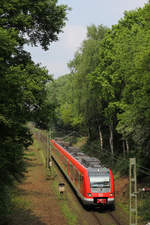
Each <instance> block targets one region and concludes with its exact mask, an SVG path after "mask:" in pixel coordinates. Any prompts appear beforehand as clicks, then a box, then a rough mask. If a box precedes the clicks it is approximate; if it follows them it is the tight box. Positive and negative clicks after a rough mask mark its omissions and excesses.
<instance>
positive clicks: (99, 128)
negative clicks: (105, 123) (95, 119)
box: [98, 125, 103, 151]
mask: <svg viewBox="0 0 150 225" xmlns="http://www.w3.org/2000/svg"><path fill="white" fill-rule="evenodd" d="M98 132H99V140H100V147H101V151H103V136H102V132H101V127H100V125H99V126H98Z"/></svg>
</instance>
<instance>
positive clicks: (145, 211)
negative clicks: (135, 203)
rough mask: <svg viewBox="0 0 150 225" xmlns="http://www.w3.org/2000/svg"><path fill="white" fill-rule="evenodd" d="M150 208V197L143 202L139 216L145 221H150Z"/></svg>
mask: <svg viewBox="0 0 150 225" xmlns="http://www.w3.org/2000/svg"><path fill="white" fill-rule="evenodd" d="M149 206H150V196H147V198H144V201H142V205H141V206H140V207H139V212H138V214H139V215H140V216H141V217H142V218H143V220H144V221H150V213H149Z"/></svg>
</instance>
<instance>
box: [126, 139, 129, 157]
mask: <svg viewBox="0 0 150 225" xmlns="http://www.w3.org/2000/svg"><path fill="white" fill-rule="evenodd" d="M125 142H126V149H127V155H128V154H129V143H128V141H127V140H126V141H125Z"/></svg>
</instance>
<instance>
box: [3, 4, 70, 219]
mask: <svg viewBox="0 0 150 225" xmlns="http://www.w3.org/2000/svg"><path fill="white" fill-rule="evenodd" d="M67 10H68V7H67V6H65V5H57V1H56V0H23V1H21V0H8V1H4V0H2V1H0V67H1V70H0V90H1V91H0V132H1V136H0V164H1V166H0V174H1V180H0V193H1V194H0V217H1V218H2V219H3V218H4V217H5V216H6V215H7V214H8V209H9V207H8V205H9V200H10V199H9V187H11V185H12V184H13V183H14V180H20V178H21V177H22V176H23V172H24V171H25V166H24V149H25V148H27V147H28V146H29V145H30V144H31V143H32V138H31V134H30V132H29V129H28V128H27V127H26V123H27V122H28V121H34V122H36V124H38V126H39V125H40V126H41V127H42V128H47V124H48V123H49V121H50V119H51V118H50V117H51V116H52V114H53V112H54V108H53V105H52V104H51V103H48V101H47V90H46V84H47V83H48V82H49V81H50V80H52V77H51V75H49V74H48V71H47V70H46V69H45V68H42V67H40V65H35V64H34V62H33V61H32V59H31V56H30V53H28V52H26V51H25V50H24V49H23V48H24V45H25V44H31V45H35V46H36V45H41V46H42V48H43V49H44V50H47V49H48V46H49V45H50V43H51V42H52V41H56V40H57V39H58V33H59V32H61V31H62V28H63V26H64V24H65V20H66V11H67ZM4 203H5V204H4ZM1 222H3V220H2V221H1Z"/></svg>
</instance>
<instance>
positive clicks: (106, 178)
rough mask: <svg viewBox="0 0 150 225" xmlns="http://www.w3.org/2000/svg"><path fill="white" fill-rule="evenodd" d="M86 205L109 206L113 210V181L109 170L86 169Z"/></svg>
mask: <svg viewBox="0 0 150 225" xmlns="http://www.w3.org/2000/svg"><path fill="white" fill-rule="evenodd" d="M88 180H89V185H88V186H89V188H88V193H87V196H88V198H87V199H86V200H87V201H86V204H88V205H95V206H101V205H110V206H111V207H113V208H114V200H115V196H114V179H113V174H112V172H111V170H110V169H107V168H104V167H100V168H88Z"/></svg>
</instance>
